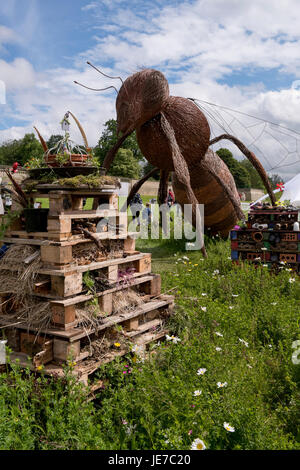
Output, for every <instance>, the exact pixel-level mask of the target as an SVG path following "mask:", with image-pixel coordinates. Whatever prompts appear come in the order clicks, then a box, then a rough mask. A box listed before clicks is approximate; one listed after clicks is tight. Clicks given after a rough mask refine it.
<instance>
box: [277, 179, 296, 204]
mask: <svg viewBox="0 0 300 470" xmlns="http://www.w3.org/2000/svg"><path fill="white" fill-rule="evenodd" d="M280 200H281V201H284V200H289V201H291V204H292V205H293V206H295V207H300V173H299V174H298V175H296V176H294V178H292V179H291V180H290V181H288V182H287V183H284V191H283V194H282V196H281V198H280Z"/></svg>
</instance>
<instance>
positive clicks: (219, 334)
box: [215, 331, 223, 336]
mask: <svg viewBox="0 0 300 470" xmlns="http://www.w3.org/2000/svg"><path fill="white" fill-rule="evenodd" d="M215 335H217V336H223V335H222V333H219V331H215Z"/></svg>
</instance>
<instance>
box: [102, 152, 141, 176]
mask: <svg viewBox="0 0 300 470" xmlns="http://www.w3.org/2000/svg"><path fill="white" fill-rule="evenodd" d="M108 174H109V175H112V176H123V177H125V178H134V179H138V178H139V177H140V174H141V166H140V164H139V162H138V161H137V160H136V158H134V156H133V153H132V151H131V150H129V149H123V148H121V149H119V150H118V152H117V155H116V157H115V159H114V161H113V164H112V165H111V167H110V169H109V172H108Z"/></svg>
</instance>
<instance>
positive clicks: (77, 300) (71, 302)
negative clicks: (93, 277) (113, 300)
mask: <svg viewBox="0 0 300 470" xmlns="http://www.w3.org/2000/svg"><path fill="white" fill-rule="evenodd" d="M152 279H153V275H152V274H151V275H149V276H143V277H139V278H137V279H133V280H132V281H131V283H130V286H129V287H128V288H130V287H134V286H137V285H140V284H143V283H147V282H149V281H152ZM123 289H124V286H123V285H119V284H118V285H117V286H115V287H112V288H111V289H107V290H105V291H102V292H97V293H96V294H95V295H96V297H101V296H103V295H107V294H110V293H113V292H118V291H120V290H123ZM147 293H148V292H147ZM158 294H160V292H158V293H157V294H156V293H155V295H158ZM92 298H94V295H87V294H81V295H78V296H76V297H72V298H70V299H63V300H52V301H51V304H55V305H56V304H57V305H62V306H68V305H75V304H79V303H81V302H85V301H86V300H90V299H92Z"/></svg>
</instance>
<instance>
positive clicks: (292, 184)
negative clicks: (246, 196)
mask: <svg viewBox="0 0 300 470" xmlns="http://www.w3.org/2000/svg"><path fill="white" fill-rule="evenodd" d="M279 191H280V189H275V191H273V192H274V193H278V192H279ZM267 197H269V195H268V194H265V195H264V196H262V197H261V198H259V199H257V201H255V202H253V203H252V204H251V206H252V205H253V204H256V203H257V202H261V201H263V200H264V199H266V198H267ZM285 200H287V201H290V202H291V204H292V205H293V206H295V207H299V208H300V173H299V174H298V175H296V176H294V178H292V179H291V180H290V181H288V182H287V183H284V191H283V193H282V196H281V197H280V201H285Z"/></svg>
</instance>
